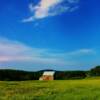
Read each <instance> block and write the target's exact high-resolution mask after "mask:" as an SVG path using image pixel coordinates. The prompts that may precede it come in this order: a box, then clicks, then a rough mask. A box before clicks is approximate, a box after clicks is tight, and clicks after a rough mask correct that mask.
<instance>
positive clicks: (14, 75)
mask: <svg viewBox="0 0 100 100" xmlns="http://www.w3.org/2000/svg"><path fill="white" fill-rule="evenodd" d="M44 71H47V70H41V71H35V72H28V71H21V70H11V69H1V70H0V80H2V81H25V80H38V79H39V77H40V76H42V74H43V72H44ZM94 76H100V66H96V67H94V68H92V69H90V70H89V71H55V75H54V79H55V80H66V79H84V78H86V77H94Z"/></svg>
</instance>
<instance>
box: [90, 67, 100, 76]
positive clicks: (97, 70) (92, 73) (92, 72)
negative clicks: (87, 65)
mask: <svg viewBox="0 0 100 100" xmlns="http://www.w3.org/2000/svg"><path fill="white" fill-rule="evenodd" d="M90 76H100V66H96V67H95V68H92V69H91V70H90Z"/></svg>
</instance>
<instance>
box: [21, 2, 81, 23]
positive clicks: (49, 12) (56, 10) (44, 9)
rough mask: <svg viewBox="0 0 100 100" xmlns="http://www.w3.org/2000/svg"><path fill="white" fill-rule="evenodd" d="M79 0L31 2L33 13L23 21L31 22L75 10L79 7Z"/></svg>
mask: <svg viewBox="0 0 100 100" xmlns="http://www.w3.org/2000/svg"><path fill="white" fill-rule="evenodd" d="M78 2H79V0H40V2H39V3H38V4H37V5H35V6H34V5H33V4H32V3H31V4H29V10H30V12H31V13H32V14H33V15H32V16H30V17H29V18H25V19H23V20H22V22H31V21H34V20H35V19H43V18H46V17H49V16H55V15H59V14H62V13H64V12H70V11H74V10H76V9H77V8H78Z"/></svg>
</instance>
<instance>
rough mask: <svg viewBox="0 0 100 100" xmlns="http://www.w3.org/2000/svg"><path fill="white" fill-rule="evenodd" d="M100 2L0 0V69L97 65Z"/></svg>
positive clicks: (89, 0)
mask: <svg viewBox="0 0 100 100" xmlns="http://www.w3.org/2000/svg"><path fill="white" fill-rule="evenodd" d="M99 4H100V1H99V0H9V1H8V0H2V1H0V68H11V69H23V70H41V69H56V70H88V69H90V68H91V67H94V66H96V65H99V64H100V60H99V59H100V47H99V46H100V42H99V37H100V7H99Z"/></svg>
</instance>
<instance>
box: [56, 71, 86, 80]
mask: <svg viewBox="0 0 100 100" xmlns="http://www.w3.org/2000/svg"><path fill="white" fill-rule="evenodd" d="M85 77H86V72H85V71H57V72H56V73H55V79H56V80H66V79H82V78H85Z"/></svg>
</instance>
